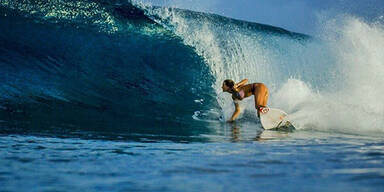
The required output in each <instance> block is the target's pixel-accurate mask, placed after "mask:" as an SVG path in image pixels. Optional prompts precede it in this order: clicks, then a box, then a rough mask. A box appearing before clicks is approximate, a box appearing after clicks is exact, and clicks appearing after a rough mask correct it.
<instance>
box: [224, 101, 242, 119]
mask: <svg viewBox="0 0 384 192" xmlns="http://www.w3.org/2000/svg"><path fill="white" fill-rule="evenodd" d="M239 115H240V105H239V104H238V103H235V112H233V114H232V117H231V119H229V120H228V121H227V122H229V123H230V122H233V121H235V119H236V118H237V117H238V116H239Z"/></svg>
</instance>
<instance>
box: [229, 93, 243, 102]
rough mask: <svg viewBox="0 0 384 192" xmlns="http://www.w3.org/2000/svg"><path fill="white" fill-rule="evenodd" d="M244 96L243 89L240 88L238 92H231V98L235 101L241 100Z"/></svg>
mask: <svg viewBox="0 0 384 192" xmlns="http://www.w3.org/2000/svg"><path fill="white" fill-rule="evenodd" d="M244 96H245V93H244V90H240V91H239V92H234V93H232V99H233V101H235V103H237V102H238V101H239V100H240V101H241V100H243V99H244Z"/></svg>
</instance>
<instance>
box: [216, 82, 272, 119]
mask: <svg viewBox="0 0 384 192" xmlns="http://www.w3.org/2000/svg"><path fill="white" fill-rule="evenodd" d="M247 83H248V79H243V80H242V81H240V82H239V83H235V82H234V81H233V80H231V79H227V80H224V82H223V85H222V87H221V88H222V89H223V92H228V93H230V94H232V99H233V102H234V104H235V112H233V115H232V117H231V119H229V120H228V121H227V122H233V121H235V119H236V118H237V117H238V116H239V115H240V105H239V102H240V101H241V100H243V99H244V98H246V97H250V96H252V95H254V97H255V108H256V110H257V116H258V117H259V118H260V113H265V112H267V109H268V108H266V106H267V102H268V88H267V87H266V86H265V85H264V84H263V83H252V84H247Z"/></svg>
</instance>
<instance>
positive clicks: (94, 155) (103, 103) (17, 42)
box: [0, 0, 384, 191]
mask: <svg viewBox="0 0 384 192" xmlns="http://www.w3.org/2000/svg"><path fill="white" fill-rule="evenodd" d="M334 19H335V20H336V21H337V22H336V21H335V20H330V22H328V23H325V24H324V26H322V27H323V28H322V30H320V32H319V34H317V36H314V37H310V36H308V35H305V34H300V33H295V32H290V31H287V30H284V29H281V28H278V27H274V26H268V25H263V24H258V23H251V22H246V21H240V20H235V19H231V18H226V17H222V16H219V15H214V14H208V13H199V12H192V11H188V10H181V9H172V8H161V7H151V6H144V5H140V4H137V3H132V2H128V1H118V0H117V1H105V0H94V1H91V0H89V1H75V0H73V1H8V0H3V1H0V29H1V30H0V191H298V190H299V191H380V190H383V188H384V163H383V160H384V153H383V149H384V140H383V136H384V131H383V130H384V129H383V127H382V125H383V124H384V118H383V114H384V111H383V109H384V103H383V102H382V101H381V100H379V99H378V98H381V97H382V95H384V89H383V88H382V85H383V83H384V78H383V76H382V74H383V73H384V65H383V63H382V61H383V60H384V55H383V54H382V53H381V52H379V51H377V50H383V49H384V38H383V37H384V36H383V34H384V28H383V27H382V25H381V24H380V23H367V22H364V21H363V20H360V19H359V18H355V17H353V16H348V15H347V16H346V15H344V16H343V17H340V18H334ZM227 78H231V79H234V80H235V81H239V80H241V79H243V78H248V79H249V80H250V82H263V83H265V84H266V85H267V86H268V87H269V89H270V100H269V102H268V105H269V106H270V107H273V108H279V109H282V110H284V111H286V112H287V113H288V114H289V118H290V120H291V122H292V123H293V124H294V125H295V127H296V128H297V130H296V131H294V132H278V131H265V130H263V129H262V128H261V125H260V123H259V120H258V119H257V118H256V115H255V109H254V107H253V106H254V103H253V99H252V98H251V99H249V100H245V101H243V102H242V103H241V108H242V112H241V115H240V118H239V119H238V120H237V121H236V123H235V124H227V123H224V122H225V120H226V119H228V118H229V116H230V115H231V114H232V112H233V102H232V101H231V99H230V96H229V95H228V94H225V93H221V90H220V87H221V83H222V81H223V80H224V79H227ZM357 101H358V102H357Z"/></svg>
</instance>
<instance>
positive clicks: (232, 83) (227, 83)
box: [224, 79, 235, 89]
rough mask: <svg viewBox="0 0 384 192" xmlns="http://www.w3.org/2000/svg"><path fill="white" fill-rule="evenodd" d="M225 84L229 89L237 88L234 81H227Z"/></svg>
mask: <svg viewBox="0 0 384 192" xmlns="http://www.w3.org/2000/svg"><path fill="white" fill-rule="evenodd" d="M224 84H225V85H226V86H227V87H229V88H231V89H233V86H235V82H234V81H233V80H232V79H226V80H224Z"/></svg>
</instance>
